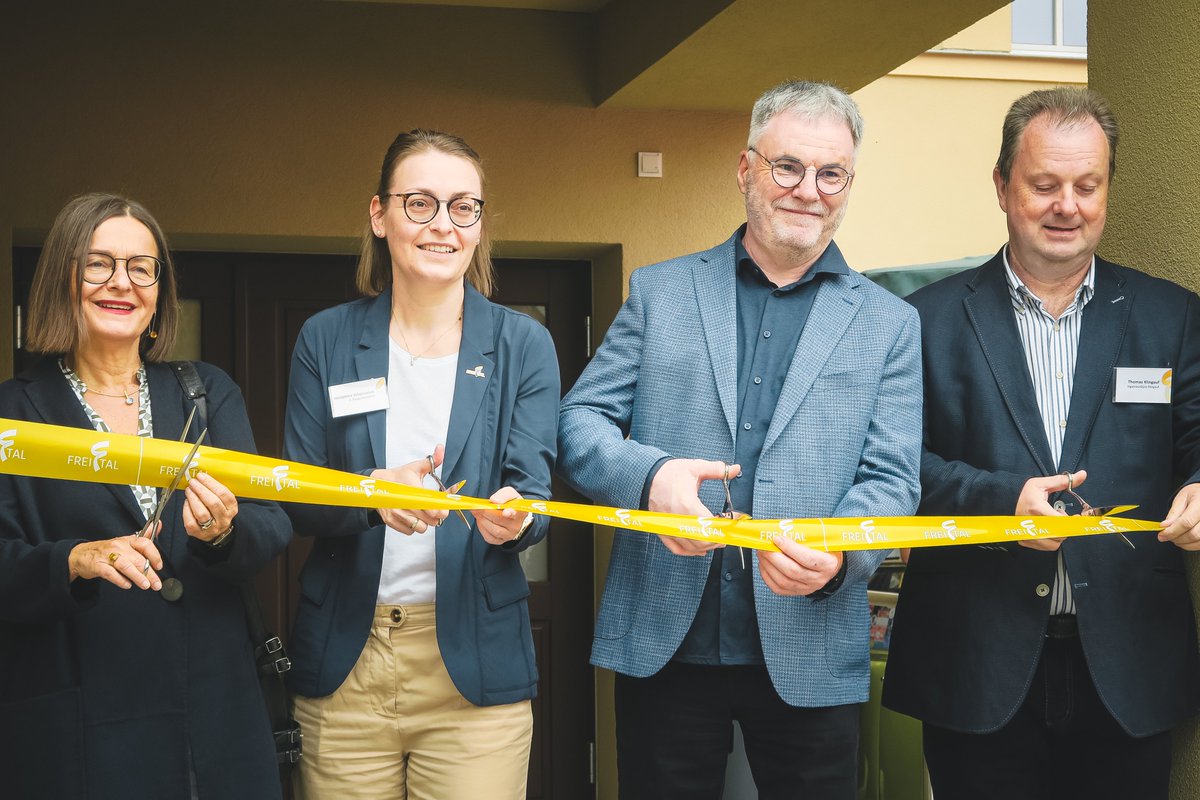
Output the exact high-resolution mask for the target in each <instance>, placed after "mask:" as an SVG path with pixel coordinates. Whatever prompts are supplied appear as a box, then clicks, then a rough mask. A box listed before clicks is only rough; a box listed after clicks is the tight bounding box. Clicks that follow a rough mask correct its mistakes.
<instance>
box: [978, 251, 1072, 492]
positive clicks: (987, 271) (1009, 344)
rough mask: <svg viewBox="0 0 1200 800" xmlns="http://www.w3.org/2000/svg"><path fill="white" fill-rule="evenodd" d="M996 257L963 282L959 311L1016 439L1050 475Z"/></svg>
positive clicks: (1038, 416) (1043, 436) (999, 259)
mask: <svg viewBox="0 0 1200 800" xmlns="http://www.w3.org/2000/svg"><path fill="white" fill-rule="evenodd" d="M1001 253H1003V250H1001V252H1000V253H997V254H996V256H995V257H994V258H992V260H991V261H989V262H987V263H986V264H984V265H983V266H982V267H980V268H979V269H978V270H977V271H976V273H975V274H974V275H973V276H972V277H971V279H970V280H969V281H967V289H968V290H969V291H970V292H971V293H970V294H969V295H967V297H966V298H964V299H963V308H964V309H965V311H966V313H967V318H968V319H969V320H970V321H971V327H972V328H973V329H974V331H975V336H976V338H977V339H978V340H979V348H980V350H982V351H983V355H984V358H986V359H987V363H988V366H989V367H990V368H991V371H992V376H993V378H994V379H995V381H996V386H997V387H998V388H999V389H1000V396H1001V397H1002V398H1003V399H1004V404H1005V405H1006V406H1008V411H1009V413H1010V414H1011V415H1012V418H1013V421H1014V422H1015V423H1016V426H1017V430H1018V432H1019V433H1020V434H1021V439H1022V440H1023V441H1024V442H1025V446H1026V447H1028V448H1029V452H1030V453H1032V454H1033V458H1034V461H1036V462H1037V465H1038V469H1039V470H1041V473H1042V474H1043V475H1053V474H1054V473H1055V472H1056V471H1057V470H1055V468H1054V467H1055V465H1054V464H1053V463H1052V460H1051V457H1050V444H1049V443H1048V442H1047V441H1046V433H1045V431H1044V430H1043V428H1042V414H1041V412H1040V411H1039V410H1038V405H1037V398H1036V396H1035V395H1034V392H1033V382H1032V381H1031V380H1030V379H1029V370H1028V369H1027V368H1026V366H1025V348H1024V347H1023V346H1022V345H1021V334H1020V333H1018V332H1017V323H1016V321H1015V320H1014V319H1013V308H1012V299H1011V297H1010V295H1009V293H1008V282H1007V281H1006V280H1005V277H1004V260H1003V257H1002V255H1001Z"/></svg>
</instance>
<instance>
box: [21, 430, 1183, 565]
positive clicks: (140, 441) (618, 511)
mask: <svg viewBox="0 0 1200 800" xmlns="http://www.w3.org/2000/svg"><path fill="white" fill-rule="evenodd" d="M189 450H191V445H190V444H188V443H186V442H175V441H170V440H167V439H152V438H146V437H140V436H131V435H128V434H119V433H99V432H96V431H91V430H86V429H83V428H71V427H64V426H60V425H45V424H42V423H38V422H26V421H24V420H13V419H2V418H0V473H7V474H11V475H25V476H29V477H35V478H55V479H60V480H75V481H90V482H93V483H112V484H141V485H145V486H160V487H162V486H166V485H167V484H168V483H170V482H171V480H172V478H174V477H175V474H176V473H177V472H179V470H180V469H181V468H182V463H183V459H184V458H186V457H187V454H188V451H189ZM197 471H204V472H207V473H209V474H210V475H212V476H213V477H215V478H216V479H217V480H219V481H220V482H221V483H223V484H225V486H227V487H228V488H229V490H230V491H232V492H233V493H234V494H235V495H237V496H239V497H247V498H253V499H258V500H278V501H281V502H299V503H313V504H316V505H333V506H354V507H360V508H412V509H447V510H454V509H463V510H472V509H495V508H497V507H503V508H515V509H517V510H519V511H532V512H534V513H536V514H544V515H546V516H550V517H560V518H563V519H571V520H576V521H578V522H590V523H594V524H597V525H609V526H612V527H614V528H618V529H621V530H632V531H640V532H643V533H659V534H665V535H667V536H676V537H680V538H684V539H696V540H699V541H706V542H716V543H719V544H725V545H735V546H739V547H749V548H753V549H756V550H778V549H779V548H778V547H776V545H775V543H774V541H773V539H774V538H775V537H776V536H784V537H787V538H789V539H791V540H793V541H795V542H798V543H800V544H803V545H805V546H807V547H812V548H815V549H818V550H825V551H829V552H835V551H845V550H891V549H893V548H898V547H931V546H938V545H953V544H994V543H997V542H1019V541H1021V540H1027V539H1041V538H1047V537H1067V536H1090V535H1094V534H1103V533H1129V532H1133V531H1156V530H1159V529H1160V527H1161V526H1160V525H1159V524H1158V523H1157V522H1146V521H1143V520H1138V519H1126V518H1123V517H1066V516H1064V517H1005V516H990V517H970V516H955V517H870V518H863V517H858V518H849V517H838V518H828V519H765V520H764V519H749V518H742V519H726V518H724V517H692V516H685V515H681V514H662V513H657V512H652V511H637V510H633V509H623V508H610V507H605V506H592V505H584V504H580V503H559V502H555V501H553V500H527V499H522V500H510V501H509V502H507V503H504V504H502V505H499V506H498V505H497V504H496V503H492V502H491V501H489V500H483V499H480V498H477V497H467V496H463V495H457V494H444V493H442V492H439V491H435V490H432V489H424V488H417V487H413V486H406V485H404V484H399V483H393V482H390V481H382V480H376V479H374V478H369V477H365V476H363V475H357V474H355V473H351V472H341V471H338V470H333V469H328V468H325V467H316V466H312V465H310V464H301V463H298V462H295V461H282V460H280V459H274V458H267V457H265V456H256V455H250V454H249V453H240V452H237V451H235V450H223V449H220V448H217V447H201V448H200V449H199V450H198V451H197V453H196V455H195V456H193V458H192V460H191V462H190V463H189V464H188V466H187V475H185V477H184V480H182V481H181V484H182V485H186V484H187V479H188V478H190V477H191V476H192V475H194V474H195V473H196V472H197ZM1132 508H1134V506H1122V507H1120V508H1118V509H1116V510H1114V512H1113V513H1121V512H1123V511H1128V510H1130V509H1132Z"/></svg>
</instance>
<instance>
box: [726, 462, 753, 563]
mask: <svg viewBox="0 0 1200 800" xmlns="http://www.w3.org/2000/svg"><path fill="white" fill-rule="evenodd" d="M721 483H723V484H725V508H724V510H723V511H721V513H720V515H719V516H722V517H725V518H726V519H748V518H749V517H750V515H749V514H743V513H742V512H741V511H736V510H734V508H733V497H732V496H731V495H730V494H729V465H728V464H726V465H725V474H724V475H723V476H722V477H721ZM738 556H740V557H741V559H742V569H745V568H746V548H744V547H738Z"/></svg>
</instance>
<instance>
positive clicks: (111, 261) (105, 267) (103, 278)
mask: <svg viewBox="0 0 1200 800" xmlns="http://www.w3.org/2000/svg"><path fill="white" fill-rule="evenodd" d="M118 261H123V262H125V274H126V275H128V276H129V282H130V283H132V284H133V285H134V286H141V287H143V288H144V287H147V286H153V285H154V284H156V283H158V279H159V278H160V277H161V276H162V262H161V261H159V260H158V259H157V258H155V257H154V256H130V257H129V258H113V257H112V256H110V255H109V254H108V253H88V254H87V258H86V259H85V260H84V262H83V280H84V282H85V283H94V284H104V283H108V282H109V281H110V280H112V276H113V275H114V274H116V271H117V262H118Z"/></svg>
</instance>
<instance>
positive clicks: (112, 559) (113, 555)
mask: <svg viewBox="0 0 1200 800" xmlns="http://www.w3.org/2000/svg"><path fill="white" fill-rule="evenodd" d="M120 557H121V554H120V553H109V554H108V563H110V564H115V563H117V559H118V558H120Z"/></svg>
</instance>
